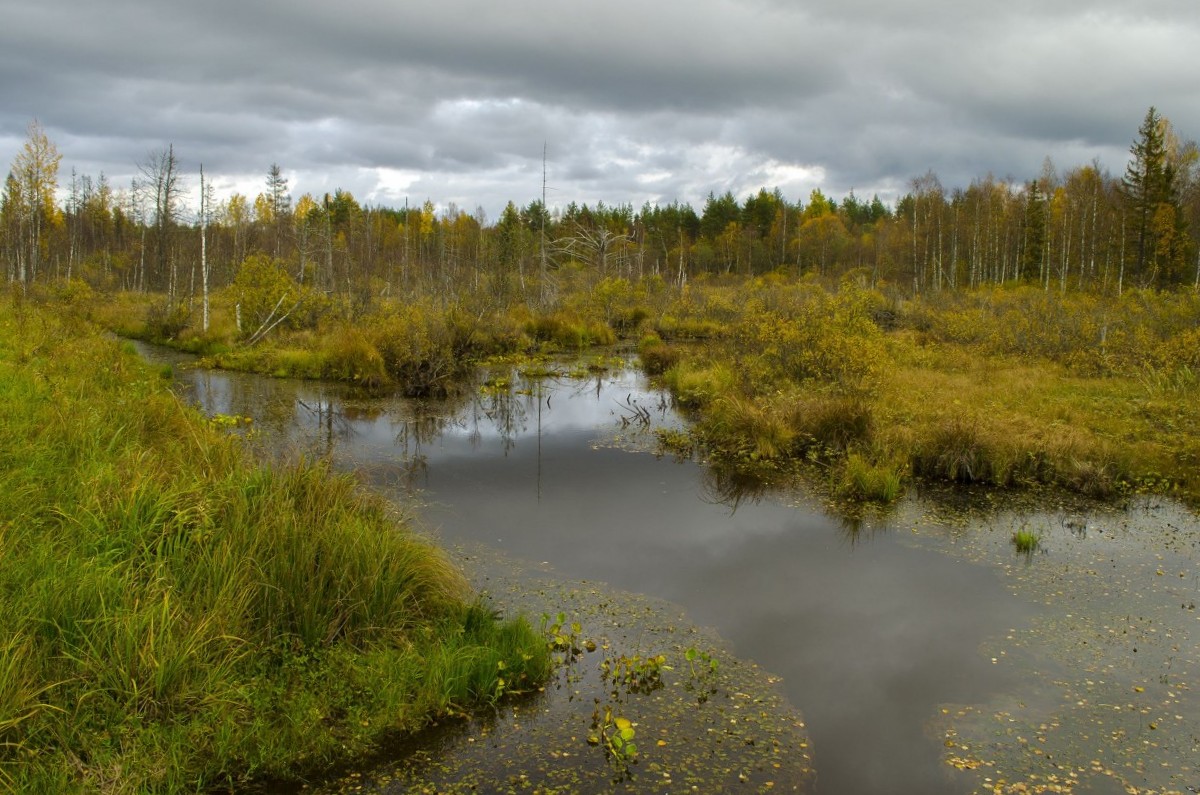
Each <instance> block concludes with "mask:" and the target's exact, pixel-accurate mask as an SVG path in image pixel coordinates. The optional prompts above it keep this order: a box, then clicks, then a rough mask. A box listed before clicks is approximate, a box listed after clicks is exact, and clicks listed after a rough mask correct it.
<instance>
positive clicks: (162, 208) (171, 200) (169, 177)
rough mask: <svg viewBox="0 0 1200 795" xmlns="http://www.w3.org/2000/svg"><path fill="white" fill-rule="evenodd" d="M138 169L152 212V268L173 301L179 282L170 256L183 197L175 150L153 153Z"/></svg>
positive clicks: (141, 184)
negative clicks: (164, 283) (165, 280)
mask: <svg viewBox="0 0 1200 795" xmlns="http://www.w3.org/2000/svg"><path fill="white" fill-rule="evenodd" d="M140 168H141V172H142V176H143V177H144V178H145V179H144V180H143V181H141V182H139V186H140V187H141V189H142V190H143V192H144V193H145V195H146V196H147V198H148V199H149V201H150V206H151V208H152V209H153V212H154V216H153V224H154V227H153V228H154V264H155V267H156V268H157V270H158V277H159V279H162V278H164V276H169V280H168V282H167V297H168V299H174V298H175V292H176V288H177V284H176V283H177V281H178V279H177V274H176V265H177V263H176V261H175V258H174V257H172V256H171V235H172V232H173V230H174V228H175V226H176V224H177V223H178V221H179V214H180V212H181V210H182V208H181V207H180V201H179V200H180V197H181V196H182V195H183V178H182V176H181V175H180V173H179V160H177V159H176V157H175V146H174V145H173V144H171V145H168V146H167V148H166V149H162V150H159V151H158V152H152V153H151V154H150V156H149V157H148V158H147V159H146V161H145V162H144V163H142V165H141V167H140ZM168 264H170V272H169V274H168V268H167V266H168Z"/></svg>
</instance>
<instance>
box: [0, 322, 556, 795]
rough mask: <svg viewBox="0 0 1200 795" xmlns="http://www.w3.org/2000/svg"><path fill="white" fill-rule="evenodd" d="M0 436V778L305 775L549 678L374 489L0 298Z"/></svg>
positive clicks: (238, 782)
mask: <svg viewBox="0 0 1200 795" xmlns="http://www.w3.org/2000/svg"><path fill="white" fill-rule="evenodd" d="M0 433H2V434H3V435H4V438H5V445H4V446H3V448H0V559H3V561H4V565H3V566H2V567H0V639H3V640H0V790H3V789H8V790H13V791H21V792H46V793H51V792H53V793H57V792H96V791H104V792H114V793H123V792H130V793H132V792H182V791H188V792H192V791H196V790H203V789H206V788H212V787H230V786H233V787H238V786H242V785H244V784H245V783H246V782H248V781H251V780H253V779H255V778H260V777H285V778H287V777H295V776H300V775H307V774H310V773H313V772H319V771H321V770H325V769H328V768H329V767H330V766H331V765H334V764H338V763H343V762H345V761H347V760H349V759H353V758H354V757H356V756H358V755H361V754H364V753H367V752H369V751H370V750H371V749H372V748H373V747H374V745H375V744H376V743H377V742H378V741H379V740H380V739H381V738H382V737H384V736H387V735H392V734H395V733H397V732H400V733H404V732H411V731H415V730H418V729H420V728H421V727H422V726H424V725H425V724H426V723H427V722H428V721H429V720H430V719H432V718H434V717H436V716H438V715H444V714H448V713H457V712H461V711H463V710H466V709H470V708H472V707H473V706H475V705H479V704H485V703H490V702H493V701H495V700H496V699H498V698H500V697H502V696H504V695H505V694H508V693H511V692H516V691H520V690H527V689H531V688H532V687H533V686H534V684H535V683H536V682H538V681H540V680H542V679H543V678H544V677H545V676H546V675H547V672H548V666H549V657H548V654H547V651H546V648H545V643H544V642H543V640H542V639H541V638H540V637H539V635H538V634H537V633H536V632H535V631H534V630H533V629H532V628H530V627H529V625H528V624H527V623H526V622H524V621H523V620H520V619H518V620H510V621H500V620H498V619H497V618H496V617H494V616H492V615H491V614H490V612H489V611H488V610H487V609H486V608H485V607H484V606H482V605H480V604H478V603H476V602H475V601H473V599H472V597H471V595H470V593H469V592H468V589H467V587H466V584H465V582H464V580H463V578H462V576H461V575H460V574H459V573H458V572H457V571H456V570H455V568H454V567H453V566H452V565H451V564H450V563H449V561H448V560H447V558H446V557H445V555H444V554H443V553H441V552H440V550H438V549H437V548H436V547H434V546H432V545H431V544H430V543H429V542H427V541H426V540H424V539H423V538H421V537H420V536H418V535H415V534H414V533H412V532H410V531H409V530H407V529H406V528H405V527H404V526H403V525H401V524H399V523H398V522H397V520H396V517H395V516H394V515H393V512H392V511H391V509H390V508H389V506H388V505H387V504H386V503H384V502H383V501H381V500H380V499H377V498H374V497H372V496H370V495H368V494H366V493H364V492H363V491H361V490H360V489H359V488H357V487H356V485H355V483H354V482H353V481H352V480H350V479H349V478H347V477H344V476H338V475H334V474H333V473H331V472H329V471H328V470H327V468H325V467H323V466H321V465H317V464H311V463H303V462H301V463H295V464H292V465H286V466H283V465H281V466H273V467H264V466H258V465H255V464H253V463H252V462H250V461H249V460H248V458H247V456H246V454H245V453H244V451H243V450H242V449H241V447H240V445H239V443H238V441H237V440H236V439H234V438H232V437H230V436H228V435H226V434H224V433H222V432H221V431H220V430H218V429H217V427H216V426H215V425H213V424H211V423H208V422H206V421H204V420H203V418H202V417H200V416H199V415H197V414H196V413H195V412H194V411H193V410H192V409H190V408H188V407H186V406H184V405H182V404H181V403H180V401H178V400H177V399H176V398H175V397H173V396H172V395H171V394H170V393H169V392H168V391H167V389H166V382H164V380H163V379H162V378H160V377H159V374H158V373H155V372H154V371H153V370H151V369H150V368H148V367H147V366H145V365H144V364H143V363H142V362H141V361H139V360H138V359H137V358H136V357H135V356H133V355H131V353H130V352H129V351H128V350H122V346H120V345H118V344H117V343H115V342H112V341H109V340H105V339H103V338H101V337H100V336H98V335H96V334H93V333H90V332H88V331H86V330H85V329H83V328H82V327H80V326H77V325H70V324H67V323H65V322H63V321H61V320H59V319H57V318H55V317H52V316H51V315H49V314H48V313H46V312H45V311H43V310H38V309H36V308H34V307H29V306H26V307H22V308H21V309H20V310H19V311H17V310H14V309H12V308H10V307H8V306H2V307H0Z"/></svg>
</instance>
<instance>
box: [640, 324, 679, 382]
mask: <svg viewBox="0 0 1200 795" xmlns="http://www.w3.org/2000/svg"><path fill="white" fill-rule="evenodd" d="M681 356H682V352H681V351H680V350H679V349H678V348H676V347H672V346H669V345H667V344H666V343H664V342H663V341H662V338H661V337H659V336H658V335H657V334H654V333H653V332H652V333H650V334H647V335H646V336H644V337H642V339H641V341H639V342H638V357H639V358H640V359H641V363H642V369H643V370H645V371H646V373H648V374H649V375H662V374H663V373H665V372H666V371H667V370H668V369H670V368H671V367H673V366H674V365H675V364H676V363H678V362H679V360H680V358H681Z"/></svg>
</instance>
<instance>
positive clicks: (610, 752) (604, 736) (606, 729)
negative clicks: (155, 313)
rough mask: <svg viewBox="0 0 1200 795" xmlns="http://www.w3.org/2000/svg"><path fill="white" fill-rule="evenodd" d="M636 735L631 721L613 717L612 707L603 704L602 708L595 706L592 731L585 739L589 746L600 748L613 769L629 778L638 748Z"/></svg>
mask: <svg viewBox="0 0 1200 795" xmlns="http://www.w3.org/2000/svg"><path fill="white" fill-rule="evenodd" d="M636 734H637V732H636V731H635V730H634V728H633V722H632V721H630V720H629V719H628V718H623V717H620V716H618V715H614V714H613V711H612V707H610V706H608V705H607V704H605V705H604V707H603V708H601V707H600V706H599V705H597V707H596V710H595V711H594V712H593V713H592V729H591V733H589V734H588V738H587V739H588V744H589V745H598V746H601V747H602V748H603V749H604V756H605V758H607V759H608V761H609V762H610V763H611V764H612V765H613V767H614V768H616V769H617V770H618V771H619V772H620V773H622V774H623V775H624V776H625V777H629V776H630V775H631V774H632V771H631V770H630V765H633V764H636V763H637V760H638V747H637V744H636V743H635V742H634V737H635V735H636Z"/></svg>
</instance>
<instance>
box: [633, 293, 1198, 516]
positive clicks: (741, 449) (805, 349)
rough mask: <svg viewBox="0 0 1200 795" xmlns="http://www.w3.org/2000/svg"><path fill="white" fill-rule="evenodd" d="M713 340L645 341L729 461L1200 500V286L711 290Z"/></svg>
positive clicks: (891, 479)
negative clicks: (1120, 290)
mask: <svg viewBox="0 0 1200 795" xmlns="http://www.w3.org/2000/svg"><path fill="white" fill-rule="evenodd" d="M693 306H695V307H697V308H696V310H695V314H694V316H693V322H695V321H696V320H697V319H709V320H710V321H712V322H714V324H716V325H717V326H718V329H719V330H718V331H717V332H716V333H715V334H714V335H713V336H712V337H711V338H710V340H709V341H708V343H707V344H705V345H704V346H695V345H683V346H672V345H670V344H668V343H665V342H662V341H661V337H662V336H664V335H663V334H658V335H654V336H650V337H648V338H647V339H645V340H643V361H644V362H645V364H646V367H647V369H648V370H649V371H651V372H660V373H661V378H662V381H663V383H664V384H665V385H666V386H667V387H668V388H669V389H670V390H671V392H672V393H673V394H674V395H675V397H676V399H677V400H678V401H679V402H680V403H681V404H682V405H684V406H685V407H687V408H689V409H690V410H691V411H692V412H693V414H694V416H695V418H696V425H695V428H694V435H695V436H696V437H697V440H698V441H699V442H700V443H701V444H702V446H703V447H704V448H705V449H706V450H707V452H708V454H709V455H710V456H711V457H712V458H713V459H714V461H715V462H716V463H717V464H718V465H722V466H727V467H734V468H742V469H747V470H757V471H760V472H765V473H770V472H772V471H776V470H780V469H786V468H788V467H790V466H792V465H794V464H795V463H797V462H805V463H807V464H811V465H813V466H815V467H818V468H821V469H824V470H825V471H826V472H827V479H828V481H829V483H830V486H831V488H832V490H833V491H834V492H835V493H836V494H837V495H839V496H841V497H843V498H845V499H848V500H852V501H878V502H888V501H890V500H892V499H894V498H895V497H896V496H897V495H898V494H899V493H900V492H901V491H902V489H903V488H904V486H905V484H908V483H911V482H913V481H914V479H932V480H938V481H951V482H960V483H966V482H970V483H984V484H990V485H993V486H998V487H1021V486H1029V485H1049V486H1053V487H1059V488H1064V489H1067V490H1071V491H1077V492H1082V493H1085V494H1090V495H1096V496H1108V495H1113V494H1118V493H1121V492H1128V491H1152V492H1159V493H1168V494H1175V495H1178V496H1181V497H1183V498H1185V499H1188V500H1190V501H1193V502H1194V501H1196V500H1197V499H1200V479H1198V478H1197V476H1196V474H1195V473H1196V465H1197V463H1198V462H1200V401H1198V400H1197V398H1198V397H1200V395H1198V394H1197V393H1198V391H1200V382H1198V379H1197V377H1196V374H1197V373H1198V372H1200V367H1198V360H1200V344H1198V340H1200V337H1198V334H1200V331H1198V329H1200V298H1198V297H1197V296H1196V295H1195V294H1193V293H1191V292H1190V291H1189V292H1186V293H1133V292H1131V293H1127V294H1126V295H1125V296H1124V297H1122V298H1103V299H1102V298H1099V297H1096V296H1091V295H1067V296H1059V295H1056V294H1046V293H1043V292H1042V291H1040V290H1035V289H1031V288H1011V289H992V290H984V291H978V292H973V293H972V292H959V293H952V294H945V295H940V296H933V297H925V298H921V299H910V300H906V301H898V300H889V299H888V298H887V297H886V296H885V295H884V294H883V293H880V292H877V291H874V290H866V289H862V288H860V287H858V286H856V285H855V284H853V283H845V284H842V285H840V286H837V287H834V288H832V289H831V288H828V287H823V286H820V285H817V284H815V283H811V282H810V283H804V282H801V283H794V282H791V283H782V282H779V281H774V282H773V281H772V280H756V281H754V282H747V283H743V284H740V285H734V286H724V287H721V288H719V289H714V290H711V291H710V292H709V293H708V294H707V295H705V296H704V297H703V299H702V300H700V301H694V302H693Z"/></svg>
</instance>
